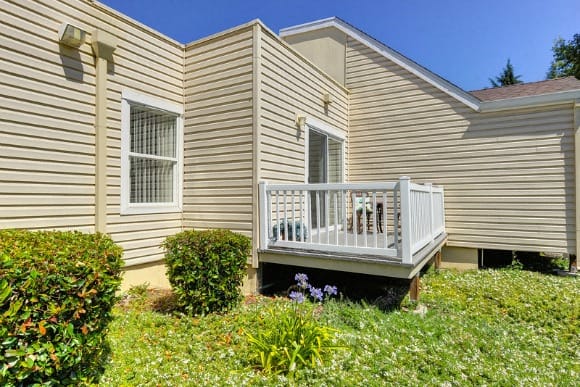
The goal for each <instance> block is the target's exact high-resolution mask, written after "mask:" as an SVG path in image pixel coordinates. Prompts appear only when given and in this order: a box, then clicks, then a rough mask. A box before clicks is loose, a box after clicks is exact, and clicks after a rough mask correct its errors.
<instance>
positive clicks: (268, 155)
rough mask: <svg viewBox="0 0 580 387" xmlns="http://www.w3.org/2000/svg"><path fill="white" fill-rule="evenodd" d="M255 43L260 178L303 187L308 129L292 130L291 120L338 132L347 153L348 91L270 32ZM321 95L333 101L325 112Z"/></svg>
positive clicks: (262, 34) (265, 33)
mask: <svg viewBox="0 0 580 387" xmlns="http://www.w3.org/2000/svg"><path fill="white" fill-rule="evenodd" d="M260 44H261V65H260V86H259V87H260V90H259V98H260V109H259V117H260V118H259V120H260V121H259V123H260V125H259V130H260V136H259V138H260V144H259V149H260V152H259V175H260V179H261V180H264V181H267V182H269V183H274V182H278V183H279V182H287V183H304V178H305V157H306V156H305V134H306V133H305V131H306V130H307V128H299V127H298V126H297V125H296V122H295V120H296V116H297V115H303V116H305V117H307V118H312V119H315V120H318V121H320V122H322V123H324V124H326V125H329V126H331V127H333V128H335V129H336V130H338V131H340V132H341V133H343V134H344V137H345V139H346V140H345V152H348V92H347V90H346V89H345V88H344V87H342V86H341V85H340V84H339V83H338V82H336V81H335V80H333V79H332V78H331V77H330V76H328V75H327V74H325V73H323V72H322V71H321V70H320V69H318V68H317V67H315V66H313V65H312V64H311V63H310V62H308V61H307V60H306V59H305V58H304V57H302V56H301V55H300V54H298V53H297V52H296V51H294V50H293V49H290V48H289V47H288V46H287V45H286V43H284V42H282V41H281V40H280V39H279V38H278V37H276V36H274V34H272V33H271V32H270V31H268V30H263V31H262V33H261V40H260ZM324 93H330V95H331V96H332V98H333V102H332V103H331V104H329V105H328V106H327V107H325V105H324V103H323V102H322V95H323V94H324ZM345 164H346V165H348V162H346V163H345Z"/></svg>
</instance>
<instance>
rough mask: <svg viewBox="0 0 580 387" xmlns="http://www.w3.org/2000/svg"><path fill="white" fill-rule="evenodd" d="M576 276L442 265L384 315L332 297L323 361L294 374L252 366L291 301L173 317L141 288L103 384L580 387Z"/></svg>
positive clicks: (119, 316) (255, 300)
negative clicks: (272, 318) (269, 319)
mask: <svg viewBox="0 0 580 387" xmlns="http://www.w3.org/2000/svg"><path fill="white" fill-rule="evenodd" d="M579 290H580V287H579V285H578V280H577V278H572V277H558V276H554V275H549V274H541V273H537V272H532V271H526V270H519V269H517V268H516V269H513V268H512V269H499V270H497V269H496V270H480V271H473V272H466V273H457V272H453V271H442V272H435V271H431V272H429V273H427V274H426V275H425V276H424V277H423V278H422V289H421V301H420V303H419V304H412V303H410V302H409V301H404V302H403V305H402V306H401V307H400V308H396V309H394V310H390V311H385V310H381V309H380V308H379V307H378V306H376V305H374V304H372V303H364V302H351V301H348V300H344V299H343V300H336V301H330V302H327V303H325V304H324V305H323V307H322V308H318V309H317V310H316V312H317V316H318V318H319V321H320V323H321V324H326V325H328V326H331V327H333V328H335V329H336V337H335V342H336V344H338V345H341V346H342V347H343V349H339V350H337V351H335V352H333V353H332V354H331V356H330V358H329V359H328V360H327V361H326V362H325V364H323V365H319V366H318V367H316V368H314V369H309V370H301V371H298V372H296V374H295V375H294V376H293V378H292V379H289V378H288V377H286V376H283V375H266V374H263V373H261V372H259V371H257V370H256V369H255V368H254V367H253V366H252V364H251V363H249V361H248V353H249V351H250V349H249V344H248V341H247V337H246V334H245V332H256V331H257V330H258V329H259V327H260V324H261V323H262V322H263V318H264V316H266V314H267V310H268V309H271V308H275V309H278V310H283V309H284V308H288V306H289V303H290V301H289V300H287V299H285V298H281V297H278V298H270V297H263V296H259V297H250V298H247V299H246V300H245V302H244V303H243V304H242V305H241V306H240V307H239V308H237V309H236V310H235V311H233V312H230V313H228V314H224V315H209V316H205V317H199V318H191V317H179V316H177V315H175V314H172V313H168V312H167V310H168V309H171V297H170V296H169V295H167V294H163V293H151V292H147V291H145V289H143V288H137V289H133V290H132V291H131V292H130V294H129V295H128V296H127V297H126V298H125V300H124V301H123V302H122V303H120V304H119V306H117V307H116V310H115V316H116V317H115V320H114V322H113V324H112V326H111V332H110V334H109V337H110V343H111V348H112V360H111V363H110V364H109V366H108V368H107V370H106V372H105V374H104V376H103V378H102V381H101V382H102V384H103V385H110V386H129V385H131V386H133V385H139V386H141V385H161V386H168V385H171V386H181V385H191V386H220V385H232V386H241V385H252V386H254V385H257V386H260V385H263V386H266V385H268V386H270V385H288V384H290V385H305V386H306V385H308V386H310V385H315V386H354V385H360V386H379V385H450V386H451V385H462V386H463V385H509V386H513V385H517V386H523V385H526V386H528V385H533V386H544V385H564V386H567V385H577V382H578V379H579V377H580V374H579V365H580V361H579V359H580V345H579V344H580V342H579V334H580V329H579V328H580V326H579V321H578V317H579V315H580V301H579V298H578V294H579Z"/></svg>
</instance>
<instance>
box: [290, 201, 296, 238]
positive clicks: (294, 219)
mask: <svg viewBox="0 0 580 387" xmlns="http://www.w3.org/2000/svg"><path fill="white" fill-rule="evenodd" d="M290 192H292V242H296V202H295V201H294V190H292V191H290Z"/></svg>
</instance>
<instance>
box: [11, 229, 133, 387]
mask: <svg viewBox="0 0 580 387" xmlns="http://www.w3.org/2000/svg"><path fill="white" fill-rule="evenodd" d="M121 256H122V250H121V248H120V247H118V246H117V245H115V244H114V243H113V241H112V240H111V239H110V238H109V237H108V236H106V235H102V234H82V233H80V232H56V231H43V232H30V231H25V230H0V384H1V385H32V384H39V383H43V384H46V385H59V384H65V385H67V384H69V385H70V384H76V385H79V384H89V383H93V382H95V381H98V378H99V376H100V374H101V373H102V370H103V365H104V363H105V362H106V361H107V358H108V344H107V341H106V333H107V325H108V323H109V322H110V321H111V319H112V315H111V309H112V307H113V305H114V304H115V301H116V297H115V293H116V291H117V290H118V289H119V285H120V283H121V267H122V260H121Z"/></svg>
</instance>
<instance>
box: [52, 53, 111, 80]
mask: <svg viewBox="0 0 580 387" xmlns="http://www.w3.org/2000/svg"><path fill="white" fill-rule="evenodd" d="M58 49H59V56H60V63H61V65H62V69H63V71H64V76H65V78H66V79H67V80H69V81H73V82H78V83H83V82H84V69H83V62H82V60H81V54H80V51H79V50H78V49H77V48H71V47H68V46H66V45H64V44H59V47H58ZM107 73H108V74H109V75H115V63H114V62H113V61H111V60H109V61H107Z"/></svg>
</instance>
